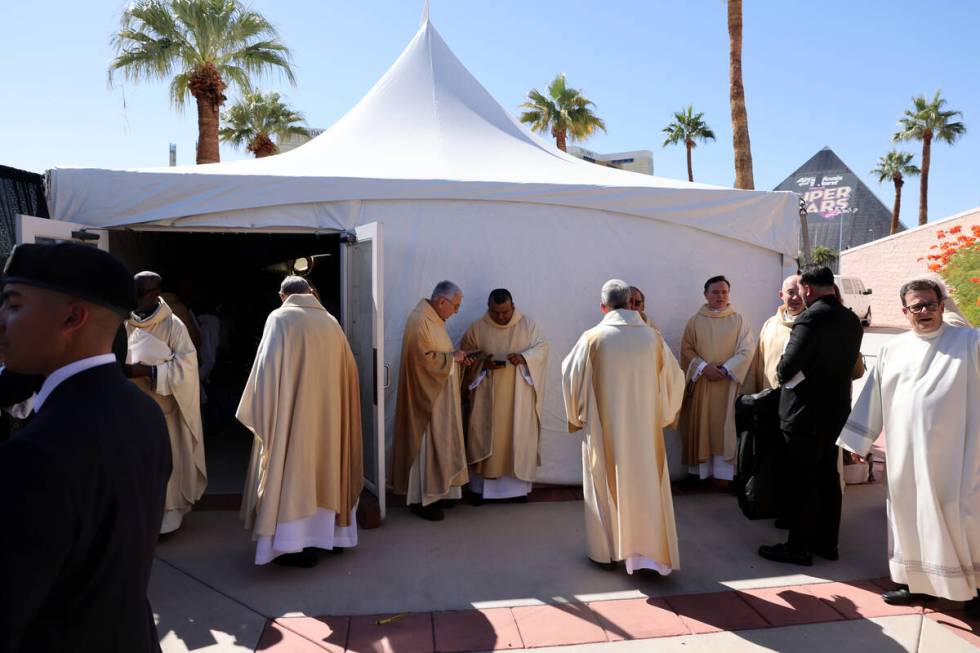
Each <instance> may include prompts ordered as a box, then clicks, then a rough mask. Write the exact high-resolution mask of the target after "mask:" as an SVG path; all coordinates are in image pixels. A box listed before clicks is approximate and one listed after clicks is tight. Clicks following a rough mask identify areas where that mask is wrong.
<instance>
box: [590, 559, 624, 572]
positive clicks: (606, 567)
mask: <svg viewBox="0 0 980 653" xmlns="http://www.w3.org/2000/svg"><path fill="white" fill-rule="evenodd" d="M589 562H591V563H592V564H594V565H595V566H596V567H599V568H600V569H602V570H603V571H616V568H617V567H619V563H618V562H616V561H615V560H613V561H612V562H598V561H596V560H593V559H592V558H589Z"/></svg>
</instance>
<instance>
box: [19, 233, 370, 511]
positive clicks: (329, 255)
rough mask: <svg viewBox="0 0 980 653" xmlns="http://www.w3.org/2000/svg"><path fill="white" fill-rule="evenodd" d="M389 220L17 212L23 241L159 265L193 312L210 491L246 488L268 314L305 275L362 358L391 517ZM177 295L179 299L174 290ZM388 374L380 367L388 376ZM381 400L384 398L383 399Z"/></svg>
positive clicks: (365, 420) (364, 402) (366, 444)
mask: <svg viewBox="0 0 980 653" xmlns="http://www.w3.org/2000/svg"><path fill="white" fill-rule="evenodd" d="M380 228H381V225H380V224H377V223H373V224H370V225H366V226H363V227H358V228H357V229H356V230H354V231H349V232H342V233H341V232H328V233H321V234H312V233H281V232H280V233H268V232H266V233H256V232H247V233H241V232H179V231H169V230H168V231H149V230H146V231H144V230H135V231H134V230H108V231H106V230H99V229H90V228H87V227H85V226H84V225H74V224H71V223H65V222H57V221H53V220H43V219H39V218H32V217H29V216H18V230H17V235H18V241H19V242H56V241H60V240H75V241H81V242H87V243H90V244H92V245H94V246H98V247H100V248H103V249H108V250H109V251H111V252H112V253H113V254H115V255H116V256H118V257H119V258H120V259H121V260H122V261H123V262H124V263H125V264H126V266H127V267H128V268H129V269H130V270H132V271H134V272H135V271H139V270H152V271H154V272H158V273H159V274H160V275H161V276H162V277H163V280H164V291H165V292H169V293H173V295H175V296H176V299H177V300H179V302H180V303H181V304H183V305H184V306H185V307H186V308H187V309H189V311H190V312H191V313H192V314H193V316H194V317H193V318H192V319H191V321H193V322H195V323H196V327H197V329H198V331H199V333H200V334H201V338H200V340H201V345H200V346H199V347H198V358H199V363H201V364H202V368H201V372H202V378H203V379H206V380H204V382H203V383H202V387H203V395H202V399H203V400H204V401H203V403H202V406H201V412H202V417H203V420H204V431H205V455H206V462H207V467H208V489H207V492H206V494H210V495H225V496H226V497H229V495H230V496H234V495H237V494H240V493H241V492H242V489H243V487H244V483H245V476H246V473H247V469H248V462H249V455H250V452H251V448H252V434H251V432H249V431H248V430H247V429H245V428H244V427H243V426H242V425H241V424H240V423H239V422H238V421H237V420H236V419H235V410H236V409H237V407H238V401H239V399H240V397H241V393H242V390H243V388H244V387H245V383H246V380H247V379H248V375H249V371H250V370H251V366H252V362H253V360H254V358H255V352H256V349H257V347H258V343H259V340H260V339H261V336H262V330H263V326H264V324H265V320H266V317H267V316H268V315H269V313H270V312H271V311H273V310H274V309H276V308H277V307H278V306H280V300H279V297H278V290H279V284H280V282H281V281H282V279H283V278H284V277H285V276H286V275H288V274H295V273H298V274H300V275H301V276H304V277H305V278H306V279H307V280H309V281H310V282H311V283H312V284H313V285H314V286H315V287H316V289H317V291H318V294H319V296H320V301H321V303H322V304H323V305H324V307H325V308H326V309H327V310H328V311H330V313H331V314H332V315H334V317H336V318H337V319H338V321H339V322H340V323H341V325H342V326H343V327H344V331H345V333H346V334H347V338H348V341H349V342H350V344H351V349H352V350H353V352H354V357H355V359H356V360H357V366H358V373H359V377H360V385H361V415H362V433H363V439H364V441H363V450H364V475H365V486H366V488H367V489H368V490H369V491H370V492H371V493H372V494H374V495H375V496H376V497H377V499H378V503H379V504H380V511H381V517H383V516H384V511H385V506H384V492H383V489H384V486H385V482H384V478H385V473H384V464H385V455H384V413H383V411H384V401H383V397H384V391H383V388H379V387H378V384H379V383H382V382H383V380H384V374H383V360H384V356H383V349H382V348H383V342H384V339H383V327H382V325H383V312H382V306H383V304H382V301H381V298H382V297H383V294H382V285H381V284H382V282H381V279H382V277H381V267H380V266H381V260H382V257H381V233H380V231H381V229H380ZM168 297H170V298H171V299H173V296H172V295H168ZM176 312H178V314H179V313H180V311H176ZM379 371H380V372H381V373H379ZM379 398H380V401H379Z"/></svg>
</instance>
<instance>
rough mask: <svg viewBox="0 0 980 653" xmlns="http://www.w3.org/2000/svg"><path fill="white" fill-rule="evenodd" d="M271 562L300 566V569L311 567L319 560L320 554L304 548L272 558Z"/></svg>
mask: <svg viewBox="0 0 980 653" xmlns="http://www.w3.org/2000/svg"><path fill="white" fill-rule="evenodd" d="M272 562H273V564H277V565H281V566H283V567H300V568H301V569H312V568H313V567H316V565H317V563H318V562H320V556H318V555H317V553H316V551H314V550H312V549H304V550H302V551H298V552H296V553H284V554H282V555H281V556H278V557H276V558H273V559H272Z"/></svg>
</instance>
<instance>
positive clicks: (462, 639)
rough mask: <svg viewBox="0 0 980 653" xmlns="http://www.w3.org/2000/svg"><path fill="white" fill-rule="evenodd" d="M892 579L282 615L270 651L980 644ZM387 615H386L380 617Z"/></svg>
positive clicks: (974, 627) (955, 607)
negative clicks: (904, 596)
mask: <svg viewBox="0 0 980 653" xmlns="http://www.w3.org/2000/svg"><path fill="white" fill-rule="evenodd" d="M891 587H893V585H892V584H891V583H890V581H888V580H887V579H874V580H863V581H852V582H844V583H842V582H824V583H809V584H804V585H792V586H788V587H772V588H764V589H752V590H741V591H734V590H726V591H722V592H711V593H707V594H686V595H677V596H668V597H663V598H643V599H624V600H608V601H593V602H591V603H560V604H555V605H536V606H521V607H513V608H492V609H483V610H459V611H453V612H435V613H432V612H419V613H405V614H397V615H371V616H355V617H319V618H313V617H282V618H279V619H276V620H274V621H270V622H269V623H267V624H266V628H265V631H264V632H263V633H262V636H261V638H260V640H259V644H258V647H257V648H256V651H257V652H260V653H280V652H281V653H287V652H288V653H294V652H295V653H322V652H323V651H329V652H330V653H344V651H348V652H349V653H467V652H469V651H490V650H508V649H511V650H513V649H521V648H536V647H541V646H568V645H574V644H590V643H595V642H606V641H610V642H612V641H620V640H631V639H653V638H657V637H672V636H677V635H688V634H691V635H699V634H702V633H714V632H721V631H731V630H749V629H761V628H774V627H782V626H790V625H802V624H812V623H821V622H828V621H843V620H846V619H850V620H854V619H871V618H875V617H889V616H900V615H923V616H924V617H925V618H928V619H932V620H933V621H935V622H936V623H939V624H941V625H943V626H944V627H945V628H946V629H947V630H949V631H951V632H954V633H955V634H956V635H957V636H959V637H961V638H963V639H964V640H966V641H968V642H970V643H971V644H973V645H974V646H978V647H980V619H971V618H968V617H967V616H966V614H965V613H964V612H963V606H962V604H959V603H952V602H949V601H934V602H931V603H929V604H928V605H927V606H926V607H925V608H923V606H922V605H921V604H919V605H911V606H890V605H887V604H885V603H884V602H883V601H882V600H881V596H880V594H881V591H882V590H885V589H890V588H891ZM379 622H380V623H379Z"/></svg>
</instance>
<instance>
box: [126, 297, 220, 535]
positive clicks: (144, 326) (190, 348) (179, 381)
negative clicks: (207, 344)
mask: <svg viewBox="0 0 980 653" xmlns="http://www.w3.org/2000/svg"><path fill="white" fill-rule="evenodd" d="M126 334H127V336H128V342H127V346H128V351H127V354H126V362H127V363H130V364H133V363H140V364H142V365H149V366H151V367H153V368H155V369H156V384H155V385H154V384H153V382H152V381H151V380H150V378H148V377H140V378H134V379H130V380H131V381H132V382H133V383H135V384H136V385H137V386H139V388H140V389H141V390H142V391H143V392H145V393H146V394H148V395H149V396H150V397H152V398H153V399H154V400H155V401H156V402H157V404H158V405H159V406H160V410H162V411H163V416H164V417H165V418H166V420H167V431H168V432H169V433H170V448H171V455H172V456H173V472H171V474H170V481H169V482H168V483H167V501H166V504H165V508H164V515H163V524H162V525H161V529H160V532H161V533H169V532H171V531H174V530H177V529H178V528H179V527H180V524H181V522H182V521H183V517H184V514H186V513H187V512H189V511H190V509H191V506H193V505H194V504H195V503H196V502H197V500H198V499H200V498H201V495H202V494H204V488H205V487H207V484H208V474H207V468H206V466H205V462H204V426H203V424H202V422H201V387H200V383H199V382H198V376H197V350H196V349H195V348H194V343H193V342H191V337H190V334H189V333H188V331H187V328H186V327H185V326H184V323H183V322H181V321H180V319H179V318H177V316H175V315H174V314H173V312H172V311H171V310H170V307H169V306H168V305H167V303H166V302H165V301H164V300H163V299H162V298H161V299H160V306H159V307H158V308H157V309H156V310H155V311H154V312H153V313H152V314H151V315H150V316H149V317H146V318H140V317H139V316H138V315H136V314H135V313H133V314H131V315H130V316H129V319H128V320H127V321H126Z"/></svg>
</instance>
